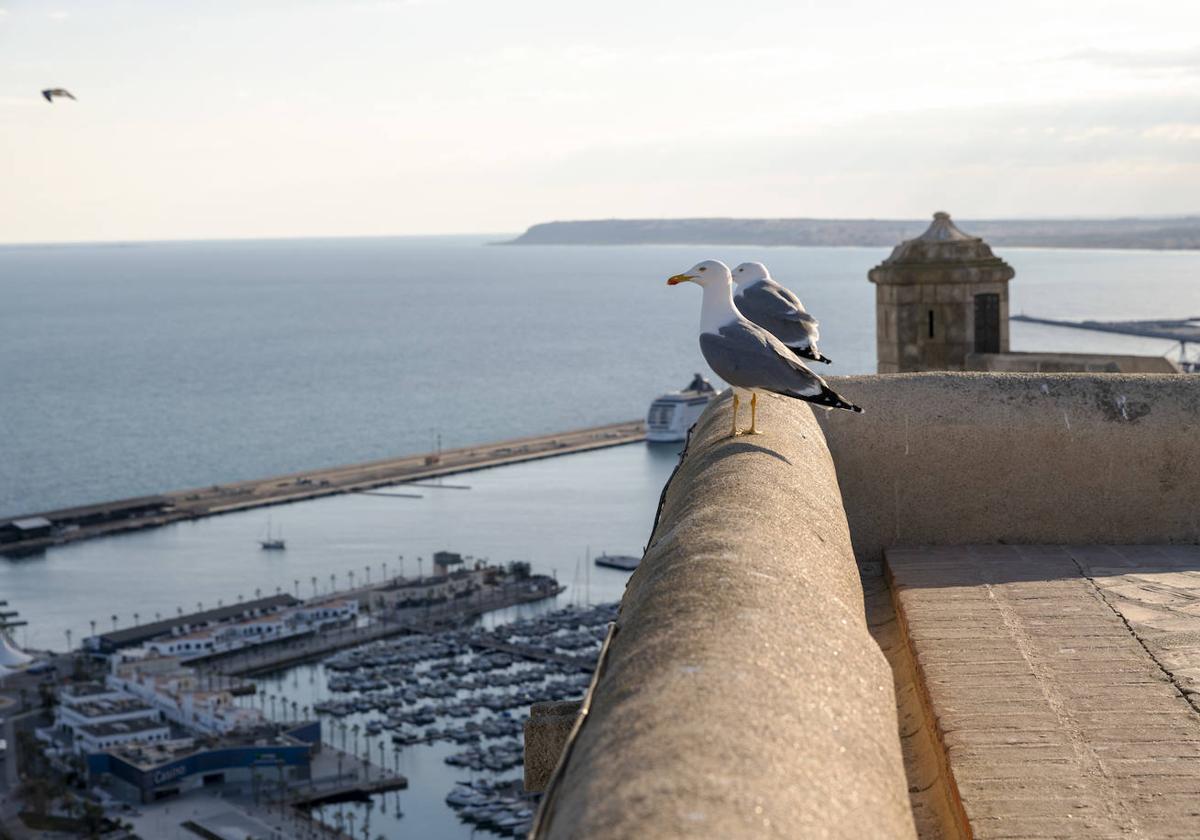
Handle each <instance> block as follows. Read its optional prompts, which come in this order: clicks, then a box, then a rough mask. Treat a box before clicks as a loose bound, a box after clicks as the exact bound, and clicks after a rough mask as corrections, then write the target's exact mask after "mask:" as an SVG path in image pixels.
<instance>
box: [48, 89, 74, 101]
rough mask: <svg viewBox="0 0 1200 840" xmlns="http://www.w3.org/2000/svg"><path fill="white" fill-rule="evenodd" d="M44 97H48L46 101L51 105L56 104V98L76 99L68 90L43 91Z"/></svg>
mask: <svg viewBox="0 0 1200 840" xmlns="http://www.w3.org/2000/svg"><path fill="white" fill-rule="evenodd" d="M42 96H44V97H46V101H47V102H50V103H53V102H54V97H56V96H65V97H66V98H67V99H74V98H75V97H74V96H72V95H71V91H69V90H67V89H66V88H46V89H45V90H44V91H42Z"/></svg>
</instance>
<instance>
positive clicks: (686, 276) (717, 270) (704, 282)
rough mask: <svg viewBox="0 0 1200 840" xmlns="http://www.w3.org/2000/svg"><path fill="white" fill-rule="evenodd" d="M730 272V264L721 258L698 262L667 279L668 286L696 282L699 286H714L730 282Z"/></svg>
mask: <svg viewBox="0 0 1200 840" xmlns="http://www.w3.org/2000/svg"><path fill="white" fill-rule="evenodd" d="M729 281H730V272H729V266H727V265H725V263H723V262H721V261H720V260H705V261H704V262H698V263H696V264H695V265H694V266H692V267H691V268H689V269H688V270H687V271H685V272H684V273H683V274H676V275H675V276H674V277H671V278H668V279H667V285H668V286H675V285H678V284H679V283H689V282H691V283H695V284H697V285H699V286H705V287H707V286H713V285H717V284H719V283H724V284H726V285H728V284H729Z"/></svg>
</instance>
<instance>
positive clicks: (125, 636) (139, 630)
mask: <svg viewBox="0 0 1200 840" xmlns="http://www.w3.org/2000/svg"><path fill="white" fill-rule="evenodd" d="M299 603H300V601H299V600H298V599H296V598H295V597H293V596H291V595H286V594H285V595H269V596H267V597H266V598H258V599H255V600H253V601H245V602H243V603H241V604H230V605H229V606H227V607H216V608H214V609H211V610H203V611H202V612H195V613H188V614H186V615H181V616H177V617H175V618H167V619H163V620H162V621H154V622H150V623H148V624H138V625H135V626H133V627H126V628H124V629H121V630H114V631H112V632H109V633H100V634H98V635H97V638H98V639H99V640H100V643H101V645H102V646H104V647H108V648H120V647H128V646H132V645H137V644H141V643H142V642H146V641H149V640H150V639H153V638H155V637H157V636H162V635H164V634H166V633H170V632H171V631H173V630H174V629H175V628H177V627H183V626H186V625H197V624H214V623H217V622H221V621H228V620H229V619H231V618H236V617H237V616H240V615H245V614H247V613H250V612H253V611H261V610H268V611H273V610H278V609H281V608H283V607H291V606H295V605H296V604H299Z"/></svg>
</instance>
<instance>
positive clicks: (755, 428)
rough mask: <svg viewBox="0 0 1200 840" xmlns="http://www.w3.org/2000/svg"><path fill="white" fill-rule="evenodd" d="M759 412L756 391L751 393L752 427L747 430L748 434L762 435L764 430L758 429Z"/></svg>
mask: <svg viewBox="0 0 1200 840" xmlns="http://www.w3.org/2000/svg"><path fill="white" fill-rule="evenodd" d="M757 414H758V392H757V391H755V392H753V393H751V394H750V428H749V429H747V430H746V434H748V435H761V434H762V432H760V431H759V430H758V426H757V422H758V417H757Z"/></svg>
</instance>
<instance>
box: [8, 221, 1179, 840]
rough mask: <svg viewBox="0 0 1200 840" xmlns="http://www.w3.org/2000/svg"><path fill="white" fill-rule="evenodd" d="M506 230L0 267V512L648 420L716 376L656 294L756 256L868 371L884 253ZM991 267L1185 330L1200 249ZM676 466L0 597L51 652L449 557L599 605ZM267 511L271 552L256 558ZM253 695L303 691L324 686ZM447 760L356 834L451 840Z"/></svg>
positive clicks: (158, 547)
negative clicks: (189, 614) (544, 578)
mask: <svg viewBox="0 0 1200 840" xmlns="http://www.w3.org/2000/svg"><path fill="white" fill-rule="evenodd" d="M500 238H502V237H499V236H497V237H421V238H379V239H328V240H320V239H313V240H289V241H282V240H280V241H237V242H168V243H127V244H105V245H54V246H48V245H37V246H33V245H30V246H7V247H0V300H2V301H3V303H2V304H0V517H3V516H11V515H17V514H23V513H32V512H37V511H42V510H47V509H51V508H57V507H63V506H67V505H76V504H85V503H90V502H99V501H107V500H111V499H115V498H121V497H127V496H136V495H142V494H149V493H156V492H161V491H166V490H174V489H181V488H186V487H202V486H206V485H210V484H214V483H218V482H228V481H234V480H237V479H251V478H260V477H264V476H269V475H272V474H278V473H284V472H293V471H302V470H308V469H314V468H318V467H324V466H333V465H339V464H347V463H353V462H356V461H363V460H369V459H374V458H383V457H390V456H396V455H401V454H405V453H414V452H424V451H429V450H432V449H434V448H436V447H437V446H439V445H441V446H445V447H452V446H461V445H469V444H474V443H481V442H489V441H495V440H500V439H503V438H508V437H516V436H522V435H533V434H538V433H546V432H555V431H561V430H565V429H569V428H576V427H582V426H591V425H596V424H600V423H606V422H615V421H622V420H629V419H633V418H637V417H641V416H643V415H644V414H645V411H646V409H647V407H648V405H649V403H650V401H651V400H652V399H653V398H654V397H655V396H657V395H659V394H661V393H662V392H664V391H667V390H672V389H676V388H679V387H681V386H683V385H684V384H685V383H687V382H688V381H689V380H690V378H691V376H692V374H693V373H695V372H704V373H707V370H706V368H705V366H704V362H703V359H702V358H701V356H700V352H699V347H698V345H697V341H696V333H697V325H698V317H699V305H700V301H699V297H700V295H699V289H696V288H694V287H691V286H687V285H685V286H679V287H673V288H668V287H667V286H666V284H665V280H666V278H667V277H668V276H670V275H672V274H676V273H679V272H680V271H683V270H685V269H687V268H688V267H689V266H691V265H692V264H694V263H695V262H697V261H699V260H701V259H707V258H717V259H721V260H724V261H725V262H727V263H730V264H735V263H737V262H741V261H743V260H760V261H763V262H765V263H767V265H768V266H769V267H770V268H771V270H772V272H773V273H774V274H775V276H776V277H777V278H778V279H779V280H781V281H782V282H784V283H786V284H787V285H789V286H791V287H792V288H793V289H795V290H796V291H797V292H798V293H799V294H800V296H801V298H802V299H803V300H804V302H805V304H806V306H807V307H808V308H809V310H810V311H812V312H813V313H814V314H816V315H817V317H818V318H820V320H821V331H822V342H821V349H822V351H823V352H824V353H825V354H826V355H827V356H829V357H830V358H832V359H834V361H835V364H834V365H832V366H831V367H830V368H828V369H827V370H822V373H829V374H831V375H837V374H861V373H871V372H873V371H874V367H875V346H874V325H875V315H874V287H873V286H872V285H871V284H870V283H869V282H868V281H867V279H866V273H867V271H868V270H869V269H870V268H871V267H872V266H874V265H876V264H878V263H879V262H880V261H881V260H882V259H883V258H885V257H886V256H887V254H888V249H886V248H784V247H780V248H761V247H759V248H737V247H728V246H721V247H707V248H706V247H695V246H678V247H667V246H632V247H619V246H605V247H584V246H498V245H493V244H491V242H493V241H495V240H497V239H500ZM1000 255H1001V256H1002V257H1004V258H1005V259H1006V260H1007V261H1008V262H1009V263H1010V264H1012V266H1013V267H1014V268H1015V269H1016V272H1017V275H1016V279H1015V280H1014V281H1013V282H1012V284H1011V310H1012V312H1013V313H1019V312H1024V313H1026V314H1030V315H1037V316H1042V317H1049V318H1063V319H1082V318H1096V319H1113V320H1116V319H1126V318H1155V317H1160V318H1167V317H1195V316H1198V315H1200V282H1197V277H1200V253H1195V252H1161V251H1156V252H1145V251H1099V250H1053V249H1016V248H1007V249H1003V250H1002V251H1001V253H1000ZM1011 335H1012V345H1013V349H1014V350H1060V351H1067V350H1073V351H1080V352H1119V353H1150V354H1168V355H1170V354H1172V353H1173V352H1174V349H1175V348H1174V346H1173V344H1172V343H1171V342H1167V341H1161V340H1153V339H1139V338H1133V337H1124V336H1116V335H1108V334H1092V333H1087V332H1082V331H1077V330H1066V329H1061V328H1055V327H1047V326H1037V325H1030V324H1023V323H1013V324H1012V329H1011ZM714 379H715V378H714ZM718 384H719V383H718ZM868 408H869V407H868ZM676 460H677V455H676V448H675V447H671V446H666V447H663V446H647V445H641V444H638V445H627V446H622V447H616V448H613V449H609V450H602V451H596V452H589V453H584V454H578V455H572V456H566V457H561V458H554V459H549V460H543V461H536V462H530V463H525V464H519V465H513V466H508V467H502V468H496V469H489V470H482V471H477V472H474V473H469V474H465V475H460V476H454V477H450V478H447V479H445V480H443V481H442V482H441V483H440V484H437V483H434V484H433V486H425V487H420V488H413V489H412V491H411V492H413V493H415V494H416V495H418V496H420V498H406V497H383V496H372V495H363V494H356V495H345V496H336V497H330V498H324V499H317V500H311V501H307V502H301V503H296V504H291V505H284V506H277V507H273V508H271V509H270V510H269V511H266V510H254V511H245V512H241V513H235V514H228V515H224V516H219V517H213V518H209V519H203V520H198V521H194V522H187V523H179V524H175V525H172V526H168V527H165V528H159V529H154V530H148V531H141V532H135V533H128V534H122V535H118V536H114V537H110V538H106V539H101V540H92V541H86V542H81V543H75V544H71V545H66V546H60V547H56V548H52V549H50V550H48V551H47V552H45V553H44V554H41V555H37V556H34V557H28V558H22V559H19V560H14V559H3V558H0V600H7V601H8V602H9V607H8V609H15V610H18V611H19V612H20V615H21V618H23V619H26V620H27V621H28V622H29V624H28V626H26V627H23V628H20V629H19V630H18V631H16V637H17V641H18V642H19V643H21V644H22V645H25V646H27V647H30V648H34V649H47V648H53V649H58V650H61V649H64V648H65V647H66V646H67V642H68V641H69V640H70V641H72V643H73V644H78V642H79V641H80V640H81V639H82V638H83V637H84V636H86V635H88V634H89V633H91V632H92V631H93V628H94V629H95V630H105V629H110V628H111V627H113V626H121V627H124V626H128V625H129V624H132V623H134V622H145V621H149V620H153V619H154V618H155V617H157V616H166V615H170V614H174V613H176V612H177V611H179V610H181V609H182V610H184V611H190V610H192V609H196V608H198V607H204V608H208V607H212V606H216V605H218V604H229V603H233V602H234V601H235V600H236V599H237V598H238V597H239V596H241V597H243V598H250V597H253V596H254V595H255V594H257V593H261V594H267V593H272V592H276V591H281V592H293V593H298V594H300V595H302V596H307V595H310V594H312V592H313V591H320V592H326V591H329V590H330V589H331V588H342V587H345V586H347V585H349V583H350V575H351V574H354V575H356V576H357V582H359V583H361V582H364V581H365V580H367V579H368V578H370V579H378V578H377V577H376V576H381V575H384V574H389V575H394V574H398V573H400V574H406V575H412V574H415V573H417V572H418V570H420V569H423V570H424V571H426V572H428V571H429V556H430V554H431V553H432V552H433V551H436V550H439V549H446V550H451V551H458V552H461V553H463V554H467V555H471V556H472V557H477V558H487V559H488V560H490V561H492V562H508V561H512V560H523V561H527V562H529V563H531V565H532V566H533V569H534V571H536V572H541V573H545V574H553V575H555V576H556V577H558V579H559V581H560V582H562V583H563V584H564V585H565V586H566V587H567V589H566V591H565V592H564V593H563V594H562V595H560V596H559V598H558V599H557V601H556V602H555V603H552V604H542V605H532V606H528V607H522V608H520V609H518V610H513V611H509V612H507V613H504V614H503V615H502V616H500V617H497V616H493V617H491V618H490V619H489V620H492V621H495V620H501V619H502V618H503V617H504V616H517V615H524V614H528V613H531V612H537V611H539V610H542V609H549V608H552V607H560V606H563V605H565V604H571V603H577V604H588V603H603V602H611V601H615V600H618V599H619V598H620V595H621V593H622V591H623V589H624V585H625V581H626V580H627V578H628V575H626V574H624V573H621V572H617V571H614V570H611V569H602V568H597V567H594V566H593V564H592V562H591V560H592V558H593V557H594V555H595V554H597V553H599V552H601V551H608V552H610V553H622V554H640V553H641V550H642V547H643V546H644V545H645V543H646V541H647V538H648V536H649V532H650V528H651V525H652V522H653V517H654V512H655V508H656V505H657V501H658V497H659V494H660V492H661V489H662V486H663V484H664V482H665V481H666V480H667V478H668V476H669V475H670V472H671V470H672V468H673V467H674V465H675V463H676ZM268 517H270V519H271V522H272V526H273V527H274V529H275V530H276V531H278V530H282V531H283V534H284V537H285V538H286V540H287V544H288V548H287V550H286V551H285V552H263V551H261V550H260V549H259V547H258V544H257V539H258V538H260V537H261V536H262V535H263V532H264V529H265V527H266V525H267V521H268ZM272 680H273V684H274V685H275V689H274V690H277V691H279V692H283V691H286V690H288V688H289V686H290V687H291V690H292V691H293V693H294V692H300V693H301V694H303V695H305V696H310V697H316V696H319V694H320V687H321V681H322V680H323V676H322V673H321V669H320V666H319V665H312V666H304V667H302V668H299V669H291V670H289V671H286V672H284V673H281V674H279V675H277V676H276V677H273V678H272ZM301 686H308V687H307V688H303V689H301V688H300V687H301ZM443 752H445V749H443V748H442V747H435V746H429V747H425V746H422V747H418V748H415V749H414V750H413V751H412V752H411V753H410V754H408V755H407V757H406V758H405V765H404V767H403V768H402V771H403V772H404V773H405V774H406V775H408V776H409V777H410V780H411V783H412V788H411V789H410V791H408V792H407V793H405V794H401V797H400V799H401V802H391V800H388V801H389V802H391V805H390V806H389V808H390V810H389V811H388V814H389V815H388V816H386V817H385V815H384V813H383V810H382V808H381V809H380V810H379V811H377V812H376V814H375V820H376V822H375V825H376V826H378V827H379V829H381V830H383V831H385V832H386V833H387V836H401V835H402V834H404V833H405V832H407V833H408V834H411V835H414V836H436V837H467V836H470V830H469V829H468V828H466V827H464V826H461V825H460V824H459V823H458V822H457V821H456V820H455V818H454V816H453V813H452V812H451V811H450V810H449V809H448V808H447V806H445V805H444V803H442V801H441V798H442V797H444V796H445V793H446V792H447V791H448V789H449V785H450V784H452V783H453V781H454V780H455V779H457V778H458V775H461V773H459V774H458V775H456V774H455V773H451V772H449V768H447V767H445V765H443V764H442V763H441V757H442V753H443ZM456 772H457V771H456ZM380 804H381V805H386V804H387V802H381V803H380ZM397 805H402V806H403V808H402V809H403V811H404V813H405V816H404V817H397V816H396V807H397Z"/></svg>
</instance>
